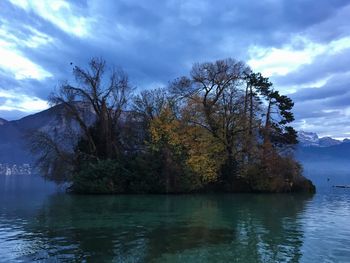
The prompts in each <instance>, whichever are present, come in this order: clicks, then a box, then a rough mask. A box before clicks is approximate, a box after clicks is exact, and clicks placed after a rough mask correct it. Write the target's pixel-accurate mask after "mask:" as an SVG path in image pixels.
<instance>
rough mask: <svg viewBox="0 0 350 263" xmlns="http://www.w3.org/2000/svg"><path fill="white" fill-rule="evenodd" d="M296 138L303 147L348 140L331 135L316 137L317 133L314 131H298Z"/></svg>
mask: <svg viewBox="0 0 350 263" xmlns="http://www.w3.org/2000/svg"><path fill="white" fill-rule="evenodd" d="M298 140H299V144H300V145H301V146H303V147H308V146H316V147H330V146H334V145H339V144H342V143H343V142H347V141H349V142H350V140H348V139H344V141H340V140H336V139H333V138H331V137H322V138H320V137H318V135H317V134H316V133H314V132H304V131H299V132H298Z"/></svg>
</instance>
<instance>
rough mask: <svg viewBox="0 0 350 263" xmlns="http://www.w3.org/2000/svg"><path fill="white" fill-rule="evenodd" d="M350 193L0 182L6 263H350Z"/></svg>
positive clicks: (25, 179)
mask: <svg viewBox="0 0 350 263" xmlns="http://www.w3.org/2000/svg"><path fill="white" fill-rule="evenodd" d="M349 222H350V189H335V188H332V187H327V186H325V187H323V188H322V189H318V193H317V194H315V195H313V196H310V195H303V194H299V195H290V194H283V195H278V194H270V195H264V194H222V195H178V196H164V195H147V196H145V195H126V196H75V195H68V194H64V193H63V191H62V190H61V189H58V188H57V187H56V186H55V185H53V184H52V183H49V182H45V181H44V180H43V179H41V178H39V177H36V176H1V177H0V262H33V261H34V262H35V261H37V262H182V263H185V262H350V223H349Z"/></svg>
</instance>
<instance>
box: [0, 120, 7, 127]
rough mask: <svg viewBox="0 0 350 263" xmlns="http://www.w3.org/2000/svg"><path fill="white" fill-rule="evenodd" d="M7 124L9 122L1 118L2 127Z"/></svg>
mask: <svg viewBox="0 0 350 263" xmlns="http://www.w3.org/2000/svg"><path fill="white" fill-rule="evenodd" d="M6 122H7V120H5V119H3V118H0V126H1V125H4V124H5V123H6Z"/></svg>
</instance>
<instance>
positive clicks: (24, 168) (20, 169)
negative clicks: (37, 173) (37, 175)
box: [0, 163, 32, 175]
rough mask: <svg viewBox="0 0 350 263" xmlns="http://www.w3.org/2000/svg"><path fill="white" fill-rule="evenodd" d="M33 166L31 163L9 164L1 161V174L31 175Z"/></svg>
mask: <svg viewBox="0 0 350 263" xmlns="http://www.w3.org/2000/svg"><path fill="white" fill-rule="evenodd" d="M30 174H32V167H31V165H30V164H27V163H23V164H7V163H0V175H30Z"/></svg>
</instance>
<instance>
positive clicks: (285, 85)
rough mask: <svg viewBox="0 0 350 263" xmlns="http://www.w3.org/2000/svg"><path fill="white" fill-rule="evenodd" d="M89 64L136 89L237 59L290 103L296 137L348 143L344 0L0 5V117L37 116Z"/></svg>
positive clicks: (349, 71)
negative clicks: (199, 65) (312, 135)
mask: <svg viewBox="0 0 350 263" xmlns="http://www.w3.org/2000/svg"><path fill="white" fill-rule="evenodd" d="M92 57H103V58H105V59H106V60H107V62H108V63H109V64H112V65H114V66H117V67H121V68H123V69H124V70H125V71H126V72H127V73H128V74H129V77H130V80H131V83H132V85H134V86H136V87H137V88H138V89H140V90H141V89H150V88H157V87H162V86H166V85H167V83H168V82H169V81H171V80H173V79H174V78H176V77H179V76H182V75H186V74H188V72H189V71H190V69H191V66H192V64H193V63H195V62H208V61H215V60H218V59H224V58H229V57H231V58H235V59H237V60H243V61H245V62H246V63H247V64H248V65H249V66H250V67H251V68H252V69H253V70H254V71H256V72H261V73H263V75H264V76H266V77H269V78H270V80H271V81H272V82H273V83H274V86H275V88H276V89H277V90H280V91H281V93H283V94H286V95H289V96H290V97H291V98H292V99H293V100H294V102H295V107H294V113H295V117H296V121H295V122H294V126H295V127H296V128H297V129H298V130H304V131H311V132H317V133H318V134H319V135H320V136H333V137H336V138H345V137H350V0H347V1H343V0H322V1H321V0H259V1H255V0H254V1H253V0H235V1H231V0H215V1H214V0H213V1H209V0H187V1H185V0H158V1H156V0H147V1H141V0H138V1H136V0H110V1H109V0H104V1H101V0H85V1H79V0H74V1H73V0H72V1H64V0H32V1H26V0H0V118H4V119H7V120H13V119H18V118H21V117H23V116H25V115H28V114H33V113H35V112H38V111H41V110H43V109H45V108H47V107H48V105H47V102H46V99H47V97H48V95H49V94H50V92H51V91H52V90H54V89H55V88H57V87H58V86H59V85H60V84H62V83H63V82H64V81H65V80H67V79H69V78H71V72H72V66H71V64H70V63H73V65H80V66H85V65H86V64H87V62H88V61H89V60H90V59H91V58H92Z"/></svg>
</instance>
